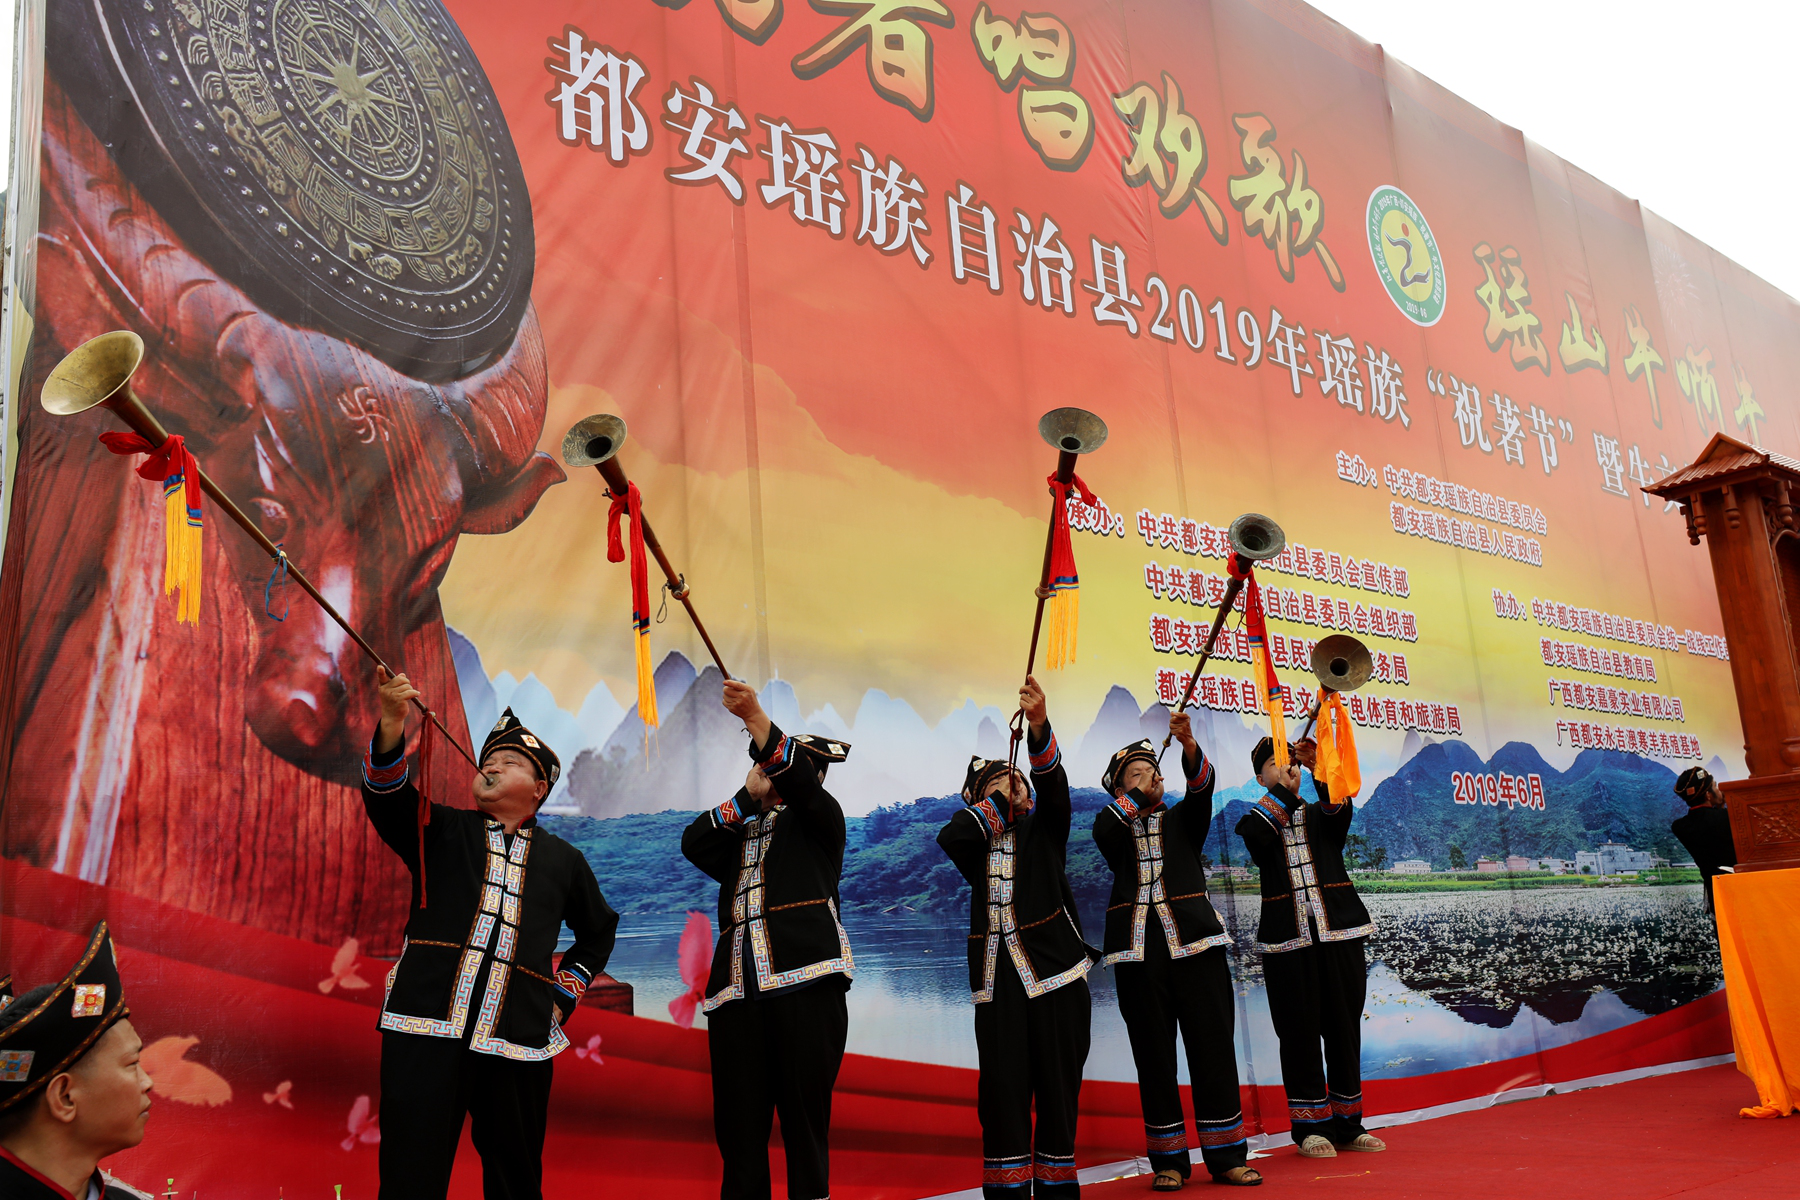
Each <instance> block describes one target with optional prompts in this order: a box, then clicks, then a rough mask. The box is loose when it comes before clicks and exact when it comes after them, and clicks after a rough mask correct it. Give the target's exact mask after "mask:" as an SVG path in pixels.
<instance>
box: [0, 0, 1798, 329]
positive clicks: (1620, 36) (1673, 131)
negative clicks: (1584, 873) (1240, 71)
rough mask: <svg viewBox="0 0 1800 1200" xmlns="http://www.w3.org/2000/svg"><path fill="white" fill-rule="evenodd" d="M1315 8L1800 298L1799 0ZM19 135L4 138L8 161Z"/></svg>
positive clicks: (1334, 4)
mask: <svg viewBox="0 0 1800 1200" xmlns="http://www.w3.org/2000/svg"><path fill="white" fill-rule="evenodd" d="M57 2H59V0H50V3H57ZM17 3H18V0H0V84H3V86H0V130H7V131H10V130H11V128H12V126H11V121H12V61H13V28H14V24H15V16H16V9H17ZM1036 7H1040V8H1041V7H1042V5H1041V4H1040V5H1037V6H1036ZM1314 7H1315V8H1318V9H1319V10H1320V11H1322V12H1324V13H1326V14H1327V15H1329V16H1330V17H1332V18H1333V19H1335V20H1337V21H1339V22H1341V23H1342V24H1343V25H1345V26H1347V27H1348V28H1350V29H1351V30H1353V31H1354V32H1356V33H1357V34H1359V35H1360V36H1362V37H1364V38H1367V39H1368V40H1369V41H1371V42H1378V43H1380V44H1381V45H1382V46H1384V47H1385V48H1386V49H1387V52H1388V54H1389V55H1391V56H1392V57H1395V58H1398V59H1400V60H1401V61H1402V62H1404V63H1406V64H1407V65H1408V66H1410V67H1412V68H1413V69H1414V70H1417V71H1421V72H1423V73H1424V74H1426V75H1428V76H1430V77H1431V78H1432V79H1434V80H1436V81H1437V82H1438V83H1440V84H1442V85H1443V86H1445V87H1447V88H1449V89H1450V90H1451V91H1453V92H1455V93H1457V94H1458V95H1459V96H1462V97H1463V98H1464V99H1466V100H1468V101H1470V102H1472V103H1474V104H1475V105H1477V106H1479V107H1481V108H1483V109H1486V110H1487V111H1488V112H1489V113H1491V114H1493V115H1494V116H1495V117H1497V118H1499V119H1500V120H1502V121H1504V122H1506V123H1507V124H1508V125H1511V126H1514V127H1515V128H1517V129H1521V130H1523V131H1524V132H1525V134H1526V136H1527V137H1530V138H1531V139H1532V140H1533V141H1535V142H1537V143H1538V144H1540V145H1542V146H1544V147H1545V148H1547V149H1549V150H1552V151H1554V152H1556V153H1557V154H1560V155H1562V157H1564V158H1566V159H1567V160H1569V161H1570V162H1571V163H1573V164H1575V165H1576V166H1578V167H1580V168H1581V169H1582V170H1584V171H1587V172H1588V173H1589V174H1591V175H1594V176H1596V177H1597V178H1599V179H1601V180H1603V181H1604V182H1606V183H1609V184H1611V185H1612V186H1613V187H1615V188H1617V189H1618V190H1619V191H1621V192H1623V193H1625V194H1626V195H1627V196H1631V197H1633V198H1635V199H1637V200H1640V201H1642V202H1643V203H1644V205H1645V206H1647V207H1648V208H1650V209H1652V210H1654V211H1655V212H1656V213H1657V214H1659V215H1660V216H1662V217H1664V218H1665V219H1667V220H1669V221H1672V222H1674V223H1675V224H1676V225H1679V226H1681V227H1682V228H1683V229H1685V230H1687V231H1688V232H1689V233H1691V234H1693V235H1694V236H1695V237H1698V238H1699V239H1700V240H1701V241H1703V242H1706V243H1708V244H1709V245H1711V246H1713V247H1714V248H1715V249H1717V250H1719V251H1720V252H1722V253H1723V254H1725V255H1727V256H1729V257H1730V258H1733V259H1735V260H1736V261H1737V262H1739V263H1741V264H1742V265H1744V266H1746V267H1748V268H1749V269H1750V270H1752V271H1754V272H1756V273H1757V274H1758V275H1761V276H1762V277H1763V278H1764V279H1767V280H1768V281H1769V282H1771V283H1773V284H1774V285H1775V286H1776V287H1779V288H1781V289H1782V290H1783V291H1785V292H1787V293H1788V294H1789V295H1790V296H1796V297H1800V235H1797V234H1796V233H1795V232H1794V231H1788V232H1783V231H1782V228H1781V222H1782V221H1784V220H1786V219H1787V218H1788V217H1789V216H1790V215H1793V214H1794V213H1795V211H1796V203H1797V202H1800V155H1797V154H1795V153H1794V151H1793V140H1794V136H1793V131H1792V127H1793V123H1794V120H1795V110H1796V105H1795V98H1794V96H1795V76H1796V74H1800V63H1796V61H1795V47H1796V46H1800V4H1795V3H1792V2H1791V0H1708V2H1707V3H1704V4H1695V3H1692V2H1691V0H1686V2H1682V3H1670V2H1669V0H1502V2H1498V3H1483V4H1476V3H1471V2H1470V0H1314ZM9 141H10V137H8V136H5V135H0V154H4V153H5V147H6V145H7V144H8V142H9Z"/></svg>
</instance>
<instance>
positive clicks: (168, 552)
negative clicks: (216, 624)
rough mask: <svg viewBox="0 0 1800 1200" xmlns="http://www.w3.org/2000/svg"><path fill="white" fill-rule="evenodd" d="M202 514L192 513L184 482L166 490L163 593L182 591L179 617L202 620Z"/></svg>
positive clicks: (194, 622)
mask: <svg viewBox="0 0 1800 1200" xmlns="http://www.w3.org/2000/svg"><path fill="white" fill-rule="evenodd" d="M200 538H201V526H200V521H199V518H197V517H190V516H189V515H188V507H187V496H186V489H185V488H183V487H182V486H181V485H180V483H176V484H175V485H174V486H172V487H169V486H165V488H164V491H163V595H165V596H167V595H171V594H173V593H177V592H178V593H180V596H179V599H178V600H177V602H176V607H175V619H176V621H178V622H180V623H181V624H184V625H198V624H199V623H200V579H201V573H200Z"/></svg>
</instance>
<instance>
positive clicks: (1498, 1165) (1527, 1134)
mask: <svg viewBox="0 0 1800 1200" xmlns="http://www.w3.org/2000/svg"><path fill="white" fill-rule="evenodd" d="M1755 1103H1756V1091H1755V1089H1754V1088H1752V1087H1751V1086H1750V1081H1749V1080H1747V1079H1745V1078H1744V1077H1743V1076H1742V1075H1740V1074H1738V1072H1737V1069H1736V1068H1735V1067H1732V1066H1729V1065H1727V1066H1721V1067H1704V1068H1702V1069H1700V1070H1697V1071H1683V1072H1681V1073H1679V1074H1675V1075H1659V1076H1656V1077H1654V1078H1651V1079H1640V1080H1636V1081H1635V1082H1632V1083H1621V1084H1615V1085H1614V1086H1612V1087H1604V1088H1591V1089H1589V1090H1587V1091H1582V1092H1573V1093H1570V1094H1567V1095H1553V1096H1546V1097H1544V1098H1543V1099H1540V1100H1522V1101H1519V1102H1518V1103H1515V1104H1502V1105H1499V1106H1498V1107H1495V1108H1490V1109H1486V1110H1483V1111H1480V1112H1471V1113H1459V1114H1457V1115H1456V1116H1452V1117H1439V1118H1438V1119H1437V1120H1434V1121H1421V1122H1419V1123H1417V1124H1414V1125H1399V1126H1395V1127H1393V1128H1391V1129H1382V1130H1379V1131H1377V1132H1378V1133H1379V1134H1380V1136H1381V1137H1382V1138H1384V1139H1385V1140H1386V1141H1387V1144H1388V1150H1387V1153H1386V1154H1340V1155H1339V1156H1338V1157H1336V1158H1327V1159H1323V1160H1320V1159H1310V1158H1301V1157H1300V1156H1299V1155H1298V1154H1296V1153H1295V1152H1294V1150H1293V1148H1292V1146H1286V1147H1283V1148H1281V1149H1279V1150H1277V1151H1275V1152H1274V1153H1273V1154H1272V1155H1270V1156H1269V1157H1267V1158H1260V1159H1257V1160H1256V1164H1255V1165H1256V1168H1257V1170H1259V1171H1261V1172H1262V1173H1263V1177H1264V1179H1265V1180H1266V1182H1265V1184H1264V1185H1263V1188H1262V1189H1261V1190H1259V1191H1255V1192H1247V1193H1244V1194H1246V1195H1252V1196H1271V1197H1272V1196H1277V1195H1280V1196H1289V1195H1295V1194H1311V1195H1318V1196H1327V1195H1328V1196H1331V1197H1334V1198H1335V1197H1340V1196H1341V1197H1361V1196H1369V1197H1375V1196H1379V1197H1382V1200H1411V1198H1413V1197H1431V1198H1433V1200H1436V1198H1438V1197H1459V1198H1460V1197H1465V1196H1531V1195H1542V1196H1548V1195H1571V1194H1573V1195H1579V1196H1583V1197H1588V1198H1589V1200H1609V1198H1611V1197H1629V1198H1630V1200H1658V1198H1659V1197H1665V1196H1680V1197H1682V1200H1759V1198H1760V1197H1765V1196H1767V1197H1777V1196H1779V1197H1782V1198H1783V1200H1791V1198H1792V1197H1794V1196H1797V1195H1800V1118H1788V1119H1786V1120H1776V1121H1752V1120H1746V1119H1744V1118H1742V1117H1739V1116H1738V1115H1737V1111H1738V1109H1739V1108H1741V1107H1743V1106H1745V1105H1749V1104H1755ZM1271 1189H1275V1190H1271ZM1081 1193H1082V1195H1083V1197H1091V1198H1093V1200H1115V1198H1117V1197H1124V1196H1148V1195H1151V1194H1152V1193H1151V1191H1150V1177H1149V1176H1147V1175H1145V1176H1139V1177H1137V1178H1134V1179H1120V1180H1116V1181H1114V1182H1112V1183H1105V1184H1096V1185H1092V1186H1088V1187H1083V1188H1082V1189H1081ZM1157 1194H1161V1193H1157ZM1183 1194H1187V1195H1195V1194H1197V1195H1198V1196H1204V1197H1207V1198H1208V1200H1211V1198H1213V1197H1219V1196H1224V1195H1226V1194H1228V1193H1227V1192H1226V1191H1225V1189H1224V1188H1221V1187H1217V1186H1215V1185H1213V1184H1212V1183H1211V1182H1209V1181H1207V1180H1206V1178H1205V1176H1204V1174H1203V1173H1202V1174H1201V1176H1200V1179H1199V1180H1198V1181H1196V1182H1190V1183H1189V1184H1188V1186H1187V1187H1186V1188H1184V1189H1183ZM1230 1194H1237V1193H1230Z"/></svg>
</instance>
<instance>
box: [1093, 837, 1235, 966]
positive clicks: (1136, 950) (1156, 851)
mask: <svg viewBox="0 0 1800 1200" xmlns="http://www.w3.org/2000/svg"><path fill="white" fill-rule="evenodd" d="M1167 815H1168V810H1167V809H1162V808H1159V809H1157V810H1156V811H1155V812H1151V813H1147V814H1145V815H1143V816H1140V817H1136V818H1133V819H1132V820H1131V821H1130V822H1129V823H1128V826H1129V828H1130V830H1131V840H1132V844H1133V845H1134V846H1136V847H1137V871H1138V887H1137V895H1136V896H1134V897H1133V898H1132V902H1131V945H1130V946H1128V947H1127V948H1126V949H1124V950H1115V951H1113V952H1112V953H1111V954H1108V955H1105V956H1104V957H1102V959H1101V961H1102V962H1104V963H1105V964H1106V965H1107V966H1109V967H1110V966H1115V965H1117V964H1119V963H1122V962H1133V963H1135V962H1143V961H1144V934H1145V931H1146V928H1147V927H1148V925H1149V913H1150V909H1151V908H1152V907H1154V908H1155V909H1156V916H1157V919H1158V920H1159V921H1161V923H1162V930H1163V940H1164V941H1165V942H1166V943H1167V944H1168V947H1169V957H1170V958H1189V957H1191V956H1193V955H1195V954H1200V953H1203V952H1205V951H1207V950H1211V949H1212V948H1213V947H1215V946H1223V945H1226V944H1228V943H1229V942H1230V941H1231V935H1230V934H1227V933H1224V932H1220V933H1215V934H1212V935H1210V936H1208V937H1203V938H1196V939H1195V940H1194V941H1191V942H1187V943H1183V942H1181V941H1180V940H1179V939H1180V936H1181V935H1180V931H1179V930H1177V929H1176V927H1175V910H1174V909H1172V908H1170V907H1169V894H1168V888H1167V887H1166V886H1165V884H1164V883H1163V828H1162V827H1163V818H1164V817H1165V816H1167ZM1206 906H1207V907H1208V908H1212V901H1211V900H1210V899H1209V900H1207V901H1206ZM1213 918H1214V919H1215V920H1217V918H1218V912H1217V910H1214V912H1213ZM1220 925H1221V928H1222V927H1223V925H1224V922H1220Z"/></svg>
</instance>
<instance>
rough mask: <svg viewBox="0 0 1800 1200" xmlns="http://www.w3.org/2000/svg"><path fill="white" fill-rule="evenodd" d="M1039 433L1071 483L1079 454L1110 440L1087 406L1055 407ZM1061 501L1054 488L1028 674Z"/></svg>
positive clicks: (1061, 478) (1059, 473) (1059, 478)
mask: <svg viewBox="0 0 1800 1200" xmlns="http://www.w3.org/2000/svg"><path fill="white" fill-rule="evenodd" d="M1038 436H1039V437H1041V438H1043V439H1044V441H1045V442H1047V443H1048V444H1049V445H1050V446H1052V447H1054V448H1055V450H1056V482H1058V483H1068V482H1069V480H1070V479H1072V478H1074V475H1075V458H1076V456H1077V455H1080V454H1092V453H1093V452H1094V451H1096V450H1098V449H1099V448H1100V447H1101V446H1103V445H1105V444H1106V422H1105V421H1102V420H1101V419H1100V418H1099V417H1097V416H1095V415H1094V414H1093V413H1091V412H1089V411H1087V409H1085V408H1053V409H1051V410H1050V411H1049V412H1047V413H1045V414H1044V415H1043V416H1041V417H1039V418H1038ZM1059 503H1061V501H1059V500H1058V499H1057V498H1056V493H1055V490H1054V489H1052V490H1051V498H1050V530H1049V533H1048V534H1047V535H1046V536H1045V538H1044V569H1043V570H1042V571H1041V572H1039V574H1038V586H1037V616H1036V617H1034V618H1033V619H1032V622H1031V650H1030V652H1029V653H1028V654H1027V655H1026V656H1025V674H1026V675H1027V676H1029V675H1030V674H1031V672H1032V671H1033V670H1035V669H1036V667H1037V648H1038V635H1039V633H1041V632H1042V631H1043V628H1044V602H1045V601H1046V600H1048V599H1049V598H1050V552H1051V550H1052V548H1053V547H1054V545H1055V539H1056V506H1057V504H1059Z"/></svg>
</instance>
